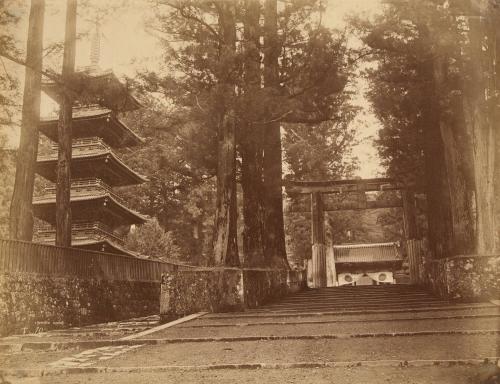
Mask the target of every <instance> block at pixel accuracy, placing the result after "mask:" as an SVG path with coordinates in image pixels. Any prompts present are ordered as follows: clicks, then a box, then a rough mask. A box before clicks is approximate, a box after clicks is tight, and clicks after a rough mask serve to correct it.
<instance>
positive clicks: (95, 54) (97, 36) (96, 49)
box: [90, 18, 101, 67]
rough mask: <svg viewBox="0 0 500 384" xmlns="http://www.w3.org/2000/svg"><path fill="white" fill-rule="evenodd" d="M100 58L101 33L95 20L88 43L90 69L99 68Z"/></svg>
mask: <svg viewBox="0 0 500 384" xmlns="http://www.w3.org/2000/svg"><path fill="white" fill-rule="evenodd" d="M100 58H101V32H100V22H99V19H98V18H96V21H95V30H94V33H93V34H92V40H91V42H90V65H91V66H92V67H98V66H99V60H100Z"/></svg>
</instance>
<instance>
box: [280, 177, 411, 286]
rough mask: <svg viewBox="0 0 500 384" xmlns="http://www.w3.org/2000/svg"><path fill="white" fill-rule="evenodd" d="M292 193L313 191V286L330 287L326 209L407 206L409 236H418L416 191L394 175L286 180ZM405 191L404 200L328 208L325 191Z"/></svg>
mask: <svg viewBox="0 0 500 384" xmlns="http://www.w3.org/2000/svg"><path fill="white" fill-rule="evenodd" d="M284 186H285V190H286V192H287V194H288V195H290V196H293V195H298V194H309V195H310V196H311V240H312V262H311V267H312V271H311V275H312V285H313V288H321V287H326V286H327V273H326V245H325V224H324V213H325V211H337V210H349V209H357V210H360V209H376V208H391V207H402V208H403V225H404V233H405V238H406V239H407V240H408V239H414V238H416V237H417V222H416V208H415V207H416V206H415V192H414V190H413V189H412V188H411V187H408V186H406V185H404V184H403V183H401V182H398V181H396V180H394V179H390V178H374V179H353V180H329V181H288V182H285V183H284ZM396 190H399V191H401V199H397V200H394V201H392V202H384V203H383V204H369V202H367V201H366V199H365V201H364V202H363V203H361V204H357V205H356V207H351V206H344V207H342V206H336V207H325V204H324V201H323V197H322V195H323V194H335V193H364V192H372V191H396Z"/></svg>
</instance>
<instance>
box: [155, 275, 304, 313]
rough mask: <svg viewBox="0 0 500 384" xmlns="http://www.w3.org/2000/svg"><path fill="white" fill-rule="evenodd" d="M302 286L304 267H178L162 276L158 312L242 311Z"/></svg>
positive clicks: (275, 298)
mask: <svg viewBox="0 0 500 384" xmlns="http://www.w3.org/2000/svg"><path fill="white" fill-rule="evenodd" d="M304 287H305V273H304V272H303V271H287V270H271V269H237V268H223V269H222V268H207V269H201V268H200V269H198V270H182V269H179V270H177V271H171V272H167V273H165V274H164V275H163V276H162V284H161V299H160V313H161V316H162V319H163V320H169V319H172V318H176V317H180V316H185V315H188V314H191V313H195V312H201V311H207V312H229V311H242V310H245V309H246V308H255V307H257V306H259V305H262V304H265V303H268V302H270V301H274V300H277V299H279V298H281V297H283V296H285V295H287V294H289V293H292V292H296V291H298V290H300V289H302V288H304Z"/></svg>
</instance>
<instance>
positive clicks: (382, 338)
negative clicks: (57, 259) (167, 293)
mask: <svg viewBox="0 0 500 384" xmlns="http://www.w3.org/2000/svg"><path fill="white" fill-rule="evenodd" d="M151 320H152V318H150V319H149V322H147V321H146V322H144V323H143V324H148V327H152V326H153V325H151V324H150V323H152V321H151ZM130 325H134V326H137V325H138V324H137V321H135V322H133V323H132V324H131V323H129V324H128V326H122V327H121V328H130ZM109 328H110V327H109V325H108V326H107V329H109ZM118 328H120V327H118ZM144 328H147V327H144ZM98 329H99V326H93V328H92V331H93V332H98ZM105 329H106V328H105ZM152 331H154V332H151V333H149V334H136V336H133V337H132V338H131V337H130V336H129V337H127V340H124V339H123V338H121V339H115V340H109V341H106V340H100V341H99V343H97V342H96V341H95V342H94V345H92V346H90V345H87V348H85V346H82V345H80V347H79V348H80V349H83V352H82V351H76V350H73V351H71V350H66V351H65V353H62V350H63V349H64V343H62V344H59V345H60V346H61V347H60V348H59V349H58V348H56V350H57V351H53V349H54V348H53V349H52V352H50V351H48V352H47V353H55V354H59V355H57V356H56V355H54V357H53V359H52V361H49V360H50V359H49V358H45V359H44V360H43V364H39V365H38V366H37V368H38V371H30V372H27V371H25V372H24V373H25V374H27V375H28V376H30V375H34V374H36V372H38V373H40V374H43V375H54V376H51V377H50V378H51V380H50V381H47V382H51V383H57V382H61V383H71V382H84V381H85V380H91V381H92V382H97V383H101V382H102V383H109V382H110V381H111V382H113V383H115V382H116V383H118V382H131V383H132V382H134V383H135V382H175V381H180V382H183V383H184V382H193V383H195V382H196V383H197V382H203V383H219V382H227V383H232V382H235V381H239V382H243V383H254V382H255V383H260V382H278V383H280V382H287V383H288V382H290V383H294V382H297V383H299V382H301V383H303V382H308V383H332V382H335V383H340V384H342V383H374V384H379V383H387V382H392V383H414V384H415V383H419V384H420V383H434V382H435V383H438V382H439V383H453V384H456V383H482V382H484V383H488V381H487V380H492V379H491V378H492V375H494V374H495V372H497V370H498V368H497V364H498V357H499V356H500V307H498V306H496V305H494V304H493V303H490V302H483V303H454V302H449V301H446V300H442V299H439V298H436V297H434V296H433V295H431V294H429V293H428V292H426V291H425V290H422V289H419V288H416V287H413V286H409V285H389V286H360V287H338V288H325V289H317V290H306V291H303V292H299V293H296V294H294V295H292V296H289V297H287V298H285V299H284V300H281V301H279V302H275V303H270V304H267V305H264V306H262V307H260V308H257V309H252V310H248V311H245V312H238V313H213V314H203V315H200V316H198V317H196V318H194V319H191V320H189V321H185V322H179V323H178V324H176V325H174V326H168V325H162V326H159V327H157V328H153V329H152ZM58 332H59V335H61V334H64V332H63V331H58ZM66 334H69V332H66ZM96 343H97V344H96ZM85 349H86V350H85ZM28 350H29V349H25V352H20V353H19V355H18V357H19V356H22V355H23V353H24V357H25V358H26V357H27V356H28V355H27V354H28V353H30V354H31V355H30V358H34V360H36V357H37V356H38V357H40V353H42V352H36V351H34V350H33V349H31V352H28ZM12 356H16V354H15V353H14V354H12V353H11V355H10V360H9V359H5V360H4V361H7V363H8V365H9V366H8V368H11V371H9V372H10V374H13V373H15V369H16V368H17V369H19V368H20V367H22V366H24V367H25V363H23V364H21V363H18V366H16V363H15V361H14V360H15V359H14V358H12ZM56 357H57V358H56ZM18 360H19V361H22V360H24V361H25V360H26V359H21V358H19V359H18ZM34 360H33V361H34ZM0 365H2V360H1V356H0ZM12 369H14V371H12ZM9 372H8V373H9ZM68 373H78V375H70V374H68ZM42 377H44V376H42ZM58 380H60V381H58ZM78 380H81V381H78ZM134 380H135V381H134ZM490 382H494V381H490Z"/></svg>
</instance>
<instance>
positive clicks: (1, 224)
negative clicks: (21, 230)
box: [0, 133, 16, 239]
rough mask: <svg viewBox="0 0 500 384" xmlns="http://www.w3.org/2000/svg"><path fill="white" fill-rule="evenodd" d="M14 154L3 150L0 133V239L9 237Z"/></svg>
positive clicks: (3, 141) (3, 139)
mask: <svg viewBox="0 0 500 384" xmlns="http://www.w3.org/2000/svg"><path fill="white" fill-rule="evenodd" d="M15 169H16V168H15V153H14V151H12V150H9V149H6V148H5V136H3V135H2V134H1V133H0V175H1V180H0V238H4V239H6V238H8V236H9V207H10V200H11V197H12V190H13V187H14V176H15Z"/></svg>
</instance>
